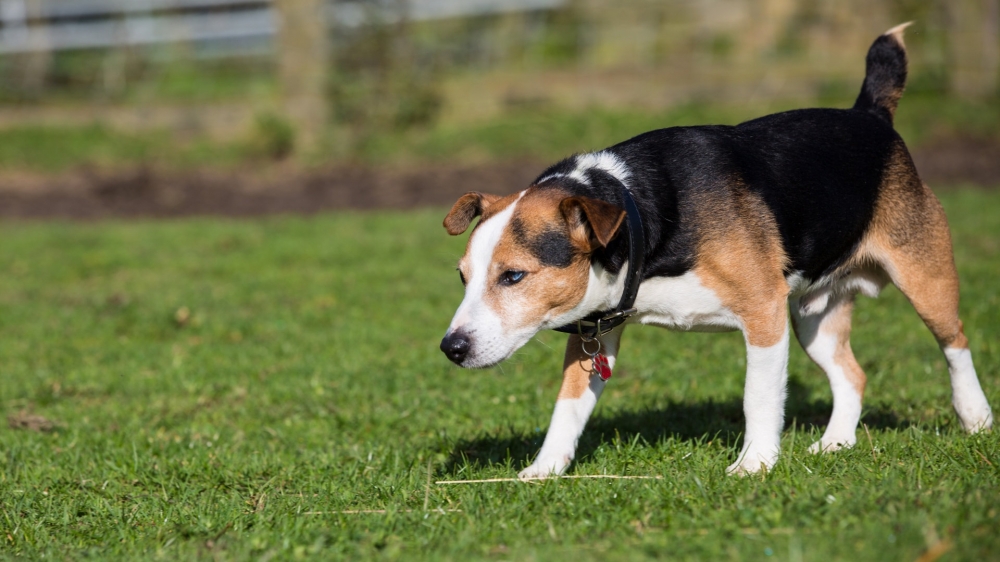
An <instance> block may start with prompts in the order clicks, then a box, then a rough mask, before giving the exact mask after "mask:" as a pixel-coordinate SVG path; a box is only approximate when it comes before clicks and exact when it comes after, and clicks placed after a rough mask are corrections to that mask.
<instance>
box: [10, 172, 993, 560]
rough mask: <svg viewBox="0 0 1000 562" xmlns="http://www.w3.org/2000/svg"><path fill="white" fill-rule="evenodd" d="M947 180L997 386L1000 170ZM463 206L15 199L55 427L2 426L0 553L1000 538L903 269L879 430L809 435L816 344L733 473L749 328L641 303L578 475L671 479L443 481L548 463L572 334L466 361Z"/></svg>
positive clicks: (976, 551)
mask: <svg viewBox="0 0 1000 562" xmlns="http://www.w3.org/2000/svg"><path fill="white" fill-rule="evenodd" d="M943 200H944V203H945V206H946V208H947V210H948V212H949V214H950V216H951V220H952V224H953V228H954V231H955V245H956V258H957V261H958V265H959V269H960V271H961V275H962V279H963V304H962V309H963V319H964V321H965V326H966V332H967V334H968V335H969V337H970V340H971V344H972V348H973V353H974V357H975V359H976V361H977V367H978V369H979V373H980V377H981V380H982V382H983V386H984V388H985V389H986V392H987V395H988V396H989V398H990V400H991V402H992V404H993V406H994V407H997V406H998V405H1000V348H998V347H997V342H998V341H1000V314H998V313H997V312H998V308H1000V291H998V289H997V285H996V282H995V279H996V275H997V272H998V270H997V268H998V266H1000V242H998V241H1000V194H997V193H993V192H983V191H956V192H949V193H947V194H946V195H945V196H944V197H943ZM443 213H444V211H443V210H440V209H438V210H427V211H419V212H412V213H388V212H383V213H344V214H331V215H320V216H315V217H309V218H302V217H278V218H268V219H259V220H252V221H230V220H221V219H208V218H200V219H188V220H178V221H136V222H101V223H22V222H7V223H2V224H0V239H2V240H3V244H0V272H3V274H2V279H3V281H2V283H0V410H2V412H3V414H4V415H5V416H8V417H9V418H12V421H15V422H16V421H17V420H19V419H20V420H23V421H26V422H30V421H31V420H30V419H29V416H40V417H41V418H44V420H47V421H50V422H52V423H55V424H56V426H55V428H54V429H53V430H52V431H49V432H36V431H29V430H23V429H22V430H14V429H9V428H7V427H3V428H2V429H0V558H6V559H31V560H37V559H41V558H60V559H82V558H92V559H122V558H127V559H192V558H195V559H222V560H226V559H246V558H255V559H257V558H259V559H296V558H325V559H332V558H350V559H396V558H404V559H453V560H466V559H511V560H531V559H535V560H541V559H566V558H569V557H570V556H572V557H576V558H577V559H581V560H583V559H601V560H619V559H622V560H624V559H654V558H662V557H666V556H672V557H677V558H687V559H763V558H771V559H787V560H831V559H858V560H862V559H864V560H869V559H870V560H875V559H878V560H913V559H915V558H916V557H917V556H919V555H920V554H921V553H923V552H925V551H927V550H928V548H932V549H933V552H938V551H941V550H943V549H948V548H950V550H947V552H946V553H945V554H944V557H943V558H942V560H985V559H992V558H995V557H997V555H998V553H1000V536H998V535H997V533H996V529H997V528H998V522H1000V512H998V510H1000V507H998V506H1000V432H993V433H991V434H986V435H979V436H974V437H969V436H966V435H964V434H963V433H962V432H961V431H960V429H959V427H958V422H957V419H956V418H955V416H954V413H953V412H952V411H951V408H950V406H949V402H950V391H949V385H948V380H947V373H946V369H945V365H944V362H943V361H942V358H941V356H940V354H939V353H938V351H937V349H936V346H935V345H934V342H933V340H932V338H931V337H930V335H929V334H928V332H927V330H926V329H925V328H924V327H923V326H922V325H921V324H920V322H919V320H918V319H917V317H916V315H915V314H914V313H913V311H912V309H910V308H909V306H908V305H907V304H906V303H905V300H904V299H903V298H902V296H901V295H900V294H899V292H898V291H895V290H887V291H886V293H885V294H884V295H883V297H881V298H880V299H878V301H872V300H868V299H863V300H861V302H860V304H859V307H858V310H857V312H856V318H857V320H856V328H855V332H854V333H855V336H854V347H855V351H856V354H857V356H858V358H859V361H860V362H861V364H862V365H863V366H864V367H865V369H866V371H867V373H868V376H869V387H868V388H869V393H868V399H867V402H866V409H865V417H864V422H865V424H866V425H867V427H868V428H869V430H870V440H869V437H868V436H867V435H866V434H865V432H864V430H861V432H860V434H859V444H858V446H857V447H856V448H855V449H853V450H850V451H845V452H841V453H837V454H833V455H826V456H813V455H810V454H808V453H807V452H806V447H807V446H808V445H809V443H811V442H812V441H813V440H815V439H817V438H818V436H819V434H820V432H821V431H822V426H823V424H824V423H825V419H826V417H827V415H828V412H829V408H830V394H829V389H828V387H827V384H826V382H825V380H824V377H823V376H822V374H821V373H820V371H819V370H818V369H817V368H816V367H815V366H813V365H811V364H810V363H809V362H808V359H807V358H805V356H804V354H803V353H802V352H801V350H799V349H798V348H795V349H793V351H792V358H791V365H790V370H791V385H790V394H791V399H790V404H789V410H788V412H789V413H788V420H789V427H788V429H787V431H786V433H785V435H784V440H783V447H784V452H783V456H782V458H781V460H780V461H779V463H778V465H777V466H776V468H775V470H774V471H773V472H772V473H770V474H768V475H767V476H765V477H753V478H743V479H741V478H732V477H727V476H725V475H724V468H725V467H726V466H727V465H728V464H729V463H730V462H732V459H733V458H734V455H735V453H736V451H737V447H738V445H739V432H740V431H741V430H742V420H741V417H742V416H741V406H740V397H741V387H742V381H743V376H742V369H743V368H744V360H743V359H742V356H743V349H742V342H741V340H740V337H739V336H738V335H737V334H674V333H669V332H664V331H660V330H655V329H652V328H637V329H631V330H630V331H629V333H627V334H626V335H625V338H624V341H623V345H624V351H625V353H624V354H623V356H622V359H621V363H620V367H619V368H618V369H617V371H616V374H615V378H614V379H612V381H611V383H610V386H609V388H608V391H607V392H606V393H605V395H604V397H603V398H602V402H601V403H600V404H599V405H598V408H597V411H596V414H595V418H594V419H593V420H592V423H591V424H590V426H589V427H588V430H587V431H586V433H585V434H584V437H583V439H582V441H581V445H580V454H579V456H578V460H577V463H576V464H575V465H574V466H573V467H572V468H571V473H573V474H603V473H607V474H627V475H661V476H663V478H662V479H661V480H617V481H609V480H563V481H551V482H545V483H541V484H520V483H498V484H476V485H461V486H438V485H434V484H433V483H432V482H433V481H434V480H438V479H470V478H488V477H510V476H514V475H515V474H516V471H517V470H519V469H520V468H521V467H523V466H525V465H526V464H527V462H529V459H530V457H531V455H533V454H534V453H535V452H536V450H537V447H538V446H539V444H540V442H541V439H542V437H543V435H544V430H545V428H546V426H547V424H548V418H549V415H550V413H551V408H552V404H553V400H554V397H555V394H556V392H557V388H558V385H559V370H560V363H561V355H562V351H561V349H560V346H561V341H562V337H561V336H558V335H556V334H555V333H544V334H540V335H539V336H538V338H537V339H536V340H535V341H534V342H532V343H529V344H528V345H527V346H526V347H525V348H524V349H523V350H522V351H521V352H519V353H518V354H517V355H516V356H515V357H514V358H513V359H512V360H510V361H508V362H507V363H506V364H504V365H503V366H502V368H497V369H493V370H488V371H463V370H459V369H457V368H454V367H451V366H449V364H448V363H447V362H446V361H445V359H444V358H443V357H442V356H441V355H440V352H438V351H437V349H436V348H437V342H438V340H439V338H440V336H441V334H442V332H443V330H444V328H445V327H446V325H447V323H448V321H449V319H450V315H451V313H452V312H453V309H454V307H455V306H456V305H457V303H458V301H459V300H460V298H461V286H460V284H459V281H458V276H457V275H456V274H455V272H454V269H453V268H454V263H455V261H456V259H457V257H458V255H459V254H460V252H461V249H462V246H463V240H462V239H461V238H450V237H448V236H447V235H446V234H445V233H444V232H443V230H442V229H441V227H440V226H439V225H440V219H441V217H442V215H443ZM35 421H36V422H40V421H41V420H39V419H37V418H36V419H35ZM349 510H385V512H384V513H344V512H345V511H349ZM450 510H460V511H450ZM933 552H932V553H933Z"/></svg>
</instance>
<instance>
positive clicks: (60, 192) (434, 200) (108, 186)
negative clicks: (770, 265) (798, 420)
mask: <svg viewBox="0 0 1000 562" xmlns="http://www.w3.org/2000/svg"><path fill="white" fill-rule="evenodd" d="M913 158H914V161H915V162H916V165H917V169H918V170H919V171H920V174H921V176H922V177H923V178H924V180H925V181H926V182H927V183H928V184H930V185H931V186H932V187H934V188H942V187H951V186H956V185H965V184H974V185H979V186H983V187H997V186H1000V141H996V140H982V139H972V138H955V139H948V140H939V141H936V142H933V143H929V144H925V145H923V146H921V147H919V148H917V149H916V150H914V151H913ZM546 164H547V162H542V161H532V160H519V161H505V162H493V163H487V164H480V165H447V164H434V165H427V166H426V167H417V168H406V169H387V168H377V167H334V168H326V169H319V170H302V169H301V168H298V167H294V166H289V165H274V166H268V167H259V166H250V167H248V168H247V169H245V170H231V171H220V170H198V171H183V172H181V171H167V170H158V169H156V168H155V167H141V168H133V169H124V170H121V169H119V170H112V171H109V170H100V169H95V168H85V169H79V170H76V171H74V172H72V173H64V174H59V175H38V174H30V173H21V172H4V173H0V217H2V218H31V219H44V218H71V219H100V218H108V217H177V216H189V215H222V216H255V215H266V214H276V213H314V212H318V211H327V210H333V209H374V208H396V209H407V208H414V207H426V206H438V205H440V206H444V205H449V204H451V203H452V202H453V201H454V200H455V199H456V198H457V197H458V196H459V195H461V194H462V193H464V192H466V191H472V190H475V191H485V192H492V193H498V194H504V193H510V192H513V191H515V190H518V189H522V188H523V187H525V186H526V185H528V183H529V182H530V181H531V180H532V179H534V178H535V177H536V175H537V174H538V173H540V172H541V171H542V170H543V169H544V168H545V166H546Z"/></svg>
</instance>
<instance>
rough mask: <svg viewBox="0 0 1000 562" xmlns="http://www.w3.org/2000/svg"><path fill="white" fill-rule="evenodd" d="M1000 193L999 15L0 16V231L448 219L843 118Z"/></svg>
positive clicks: (702, 4) (4, 3)
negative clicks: (468, 196)
mask: <svg viewBox="0 0 1000 562" xmlns="http://www.w3.org/2000/svg"><path fill="white" fill-rule="evenodd" d="M909 20H915V22H916V23H915V24H914V25H913V26H912V27H911V28H910V29H909V30H908V31H907V34H906V42H907V46H908V48H909V54H910V78H909V84H908V89H907V92H906V94H905V96H904V98H903V101H902V103H901V106H900V110H899V114H898V117H897V120H898V121H897V128H898V129H899V130H900V132H901V134H903V136H904V138H905V139H906V140H907V142H908V143H909V144H910V146H911V148H912V149H913V151H914V156H915V159H916V160H917V164H918V169H920V170H921V173H922V174H923V175H924V176H925V179H928V180H929V181H930V182H931V183H932V184H938V185H958V184H966V183H973V184H978V185H998V184H1000V0H950V1H948V0H841V1H838V2H824V1H821V0H739V1H738V0H617V1H611V0H350V1H348V0H0V216H24V217H44V216H73V217H96V216H109V215H179V214H199V213H222V214H235V215H242V214H258V213H268V212H274V211H287V212H309V211H315V210H320V209H327V208H344V207H350V208H368V207H413V206H421V205H441V204H447V203H450V202H451V200H452V198H453V197H454V196H456V195H457V194H460V193H462V192H464V191H467V190H469V189H481V190H486V191H495V192H509V191H513V190H516V189H520V188H523V187H524V186H525V185H526V183H527V182H529V181H530V180H531V179H532V178H533V177H534V175H535V174H537V173H538V172H539V171H540V170H541V169H542V168H543V167H544V166H545V164H546V163H548V162H550V161H552V160H554V159H557V158H559V157H562V156H565V155H567V154H569V153H572V152H575V151H581V150H593V149H598V148H602V147H604V146H607V145H610V144H613V143H615V142H618V141H620V140H623V139H625V138H627V137H628V136H631V135H634V134H637V133H639V132H642V131H645V130H649V129H652V128H657V127H663V126H671V125H689V124H700V123H730V124H735V123H738V122H740V121H742V120H744V119H748V118H752V117H755V116H757V115H760V114H763V113H767V112H772V111H777V110H784V109H792V108H796V107H802V106H808V105H823V106H833V107H848V106H850V105H851V104H852V103H853V100H854V97H855V96H856V94H857V91H858V89H859V88H860V84H861V80H862V78H863V76H864V56H865V52H866V51H867V49H868V46H869V45H870V44H871V42H872V40H873V39H874V38H875V37H876V36H877V35H878V34H880V33H882V32H883V31H885V30H886V29H888V28H890V27H892V26H893V25H896V24H898V23H900V22H904V21H909Z"/></svg>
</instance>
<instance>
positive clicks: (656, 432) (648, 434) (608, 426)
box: [440, 378, 913, 476]
mask: <svg viewBox="0 0 1000 562" xmlns="http://www.w3.org/2000/svg"><path fill="white" fill-rule="evenodd" d="M809 395H810V391H809V389H807V388H806V387H805V386H803V385H802V384H801V383H800V382H798V381H797V380H796V379H795V378H791V379H790V380H789V383H788V401H787V403H786V409H785V426H786V429H787V428H790V427H792V425H793V424H794V426H795V427H796V428H798V429H799V430H802V431H812V430H814V429H820V430H822V429H824V428H825V427H826V424H827V421H828V420H829V418H830V413H831V411H832V410H833V405H832V404H831V402H830V401H829V400H825V399H824V400H812V399H810V398H809ZM861 421H862V423H864V424H865V425H867V426H868V428H869V429H904V428H907V427H909V426H911V425H913V424H912V423H911V422H910V421H908V420H904V419H900V418H899V416H898V415H897V414H896V413H895V412H893V411H891V410H889V409H886V408H883V407H880V406H876V407H875V408H867V409H866V410H865V414H864V416H863V418H862V420H861ZM743 423H744V421H743V401H742V399H741V398H740V399H737V398H733V399H730V400H726V401H722V402H716V401H713V400H709V401H707V402H701V403H694V404H692V403H687V402H669V403H668V404H667V405H666V406H664V407H658V408H643V409H639V410H635V411H627V410H622V411H618V412H611V413H608V414H602V415H597V416H594V417H592V418H591V419H590V421H589V422H588V423H587V428H586V429H585V430H584V432H583V435H582V436H581V437H580V443H579V445H578V446H577V454H576V459H577V461H580V460H585V459H587V458H588V457H589V456H590V455H592V454H593V453H594V451H596V450H597V448H598V447H599V446H600V445H601V444H602V443H607V442H610V441H614V440H617V439H620V440H621V441H624V442H631V441H632V440H633V439H635V438H636V437H638V438H639V439H640V440H641V442H643V443H647V444H649V443H657V442H659V441H661V440H664V439H671V438H673V439H679V440H682V441H705V442H707V441H710V440H711V441H717V442H721V443H722V444H723V445H725V446H726V447H731V448H734V449H735V448H736V446H737V445H739V444H740V437H741V436H742V434H743ZM544 431H545V428H543V429H542V431H541V432H521V433H520V434H515V435H507V436H503V437H500V436H484V437H479V438H476V439H466V440H461V441H459V442H457V443H456V444H455V446H454V447H453V448H452V451H451V453H450V455H449V457H448V460H447V461H446V463H445V465H444V467H443V468H442V469H441V472H440V475H441V476H454V475H456V474H458V472H459V471H460V470H461V469H462V468H463V467H465V466H471V467H473V468H485V467H490V466H493V465H501V466H506V465H507V464H508V463H510V464H512V465H513V467H514V468H516V469H517V470H520V468H523V466H527V464H528V462H529V461H530V460H531V459H533V458H534V456H535V454H536V453H537V452H538V449H539V448H540V447H541V446H542V441H543V440H544V439H545V433H544ZM512 433H513V432H512ZM570 470H572V468H571V469H570Z"/></svg>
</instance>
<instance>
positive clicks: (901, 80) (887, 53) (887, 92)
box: [854, 21, 913, 125]
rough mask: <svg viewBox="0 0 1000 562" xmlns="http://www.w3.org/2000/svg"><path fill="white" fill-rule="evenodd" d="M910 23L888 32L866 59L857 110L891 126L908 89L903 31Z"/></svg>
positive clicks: (875, 43) (877, 42)
mask: <svg viewBox="0 0 1000 562" xmlns="http://www.w3.org/2000/svg"><path fill="white" fill-rule="evenodd" d="M911 23H913V22H912V21H911V22H907V23H904V24H901V25H897V26H896V27H894V28H892V29H890V30H889V31H886V32H885V33H883V34H882V35H881V36H879V38H878V39H876V40H875V42H874V43H872V46H871V48H870V49H868V57H867V58H866V59H865V82H864V84H862V85H861V93H860V94H858V99H857V101H855V102H854V109H861V110H865V111H870V112H872V113H874V114H875V115H878V116H879V117H881V118H882V119H884V120H885V121H887V122H888V123H889V124H890V125H892V117H893V115H894V114H895V113H896V105H898V104H899V98H900V97H901V96H902V95H903V89H904V88H905V87H906V45H905V44H904V43H903V30H904V29H906V28H907V27H908V26H909V25H910V24H911Z"/></svg>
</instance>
